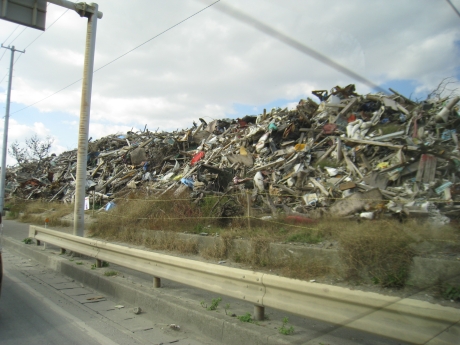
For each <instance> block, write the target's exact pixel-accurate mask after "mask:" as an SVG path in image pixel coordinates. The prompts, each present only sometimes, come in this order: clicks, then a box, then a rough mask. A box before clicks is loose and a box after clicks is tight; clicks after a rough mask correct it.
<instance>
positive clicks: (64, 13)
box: [24, 9, 69, 49]
mask: <svg viewBox="0 0 460 345" xmlns="http://www.w3.org/2000/svg"><path fill="white" fill-rule="evenodd" d="M68 10H69V9H67V10H65V11H64V12H63V13H62V14H61V15H60V16H59V17H58V18H57V19H56V20H55V21H54V22H52V23H51V24H50V25H49V26H48V27H47V28H46V30H49V29H50V28H51V27H52V26H53V25H54V24H55V23H56V22H57V21H58V20H59V19H61V17H62V16H63V15H64V14H66V13H67V11H68ZM45 32H46V31H43V32H42V33H41V34H40V35H38V36H37V37H36V38H35V39H34V40H33V41H32V42H30V43H29V44H28V45H27V46H26V47H25V48H24V49H27V48H28V47H30V46H31V45H32V43H34V42H35V41H36V40H38V39H39V38H40V37H42V35H43V34H44V33H45Z"/></svg>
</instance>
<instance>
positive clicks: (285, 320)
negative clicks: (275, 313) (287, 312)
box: [278, 317, 294, 335]
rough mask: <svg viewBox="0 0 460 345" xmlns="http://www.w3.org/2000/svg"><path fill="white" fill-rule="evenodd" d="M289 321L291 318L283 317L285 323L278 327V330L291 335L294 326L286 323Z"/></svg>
mask: <svg viewBox="0 0 460 345" xmlns="http://www.w3.org/2000/svg"><path fill="white" fill-rule="evenodd" d="M288 322H289V319H288V318H287V317H284V318H283V324H282V325H281V327H280V328H278V332H279V333H281V334H284V335H289V334H292V333H294V327H292V326H291V327H289V328H287V327H286V325H287V323H288Z"/></svg>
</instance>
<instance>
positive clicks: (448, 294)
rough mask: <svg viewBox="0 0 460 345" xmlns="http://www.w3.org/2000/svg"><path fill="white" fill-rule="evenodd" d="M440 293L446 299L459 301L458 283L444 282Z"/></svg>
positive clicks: (459, 290) (459, 289) (459, 287)
mask: <svg viewBox="0 0 460 345" xmlns="http://www.w3.org/2000/svg"><path fill="white" fill-rule="evenodd" d="M441 295H442V297H443V298H445V299H448V300H453V301H460V285H457V286H454V285H451V284H446V285H445V286H443V287H442V290H441Z"/></svg>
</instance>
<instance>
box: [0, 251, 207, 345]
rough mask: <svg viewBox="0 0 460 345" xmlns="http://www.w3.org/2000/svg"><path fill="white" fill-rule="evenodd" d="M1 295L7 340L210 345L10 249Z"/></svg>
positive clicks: (5, 344)
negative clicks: (119, 303)
mask: <svg viewBox="0 0 460 345" xmlns="http://www.w3.org/2000/svg"><path fill="white" fill-rule="evenodd" d="M3 260H4V274H5V276H4V282H3V291H2V295H1V299H0V344H2V345H18V344H21V345H27V344H34V345H35V344H49V345H53V344H56V345H61V344H66V345H71V344H76V345H77V344H78V345H80V344H87V345H93V344H94V345H96V344H104V345H115V344H123V345H125V344H126V345H130V344H133V345H134V344H165V345H166V344H170V343H173V344H175V345H185V344H190V345H198V344H209V342H201V341H197V340H194V339H188V338H189V337H190V334H188V333H187V332H184V331H183V330H173V329H171V328H170V326H169V324H168V323H163V324H162V323H161V322H158V320H157V321H156V322H155V321H152V320H150V319H147V318H146V317H144V316H143V315H142V313H141V314H138V315H136V314H134V313H133V311H132V308H129V307H128V306H124V307H123V308H120V306H119V305H117V303H115V302H113V301H110V300H108V299H107V298H105V297H104V296H100V295H99V294H97V293H95V292H94V291H92V290H90V289H88V288H85V287H82V285H81V284H80V283H77V282H74V281H72V280H70V279H69V278H67V277H65V276H62V275H59V274H57V273H56V272H54V271H52V270H50V269H47V268H45V267H43V266H40V265H39V264H37V263H35V262H33V261H30V260H29V259H24V258H22V257H20V256H18V255H17V254H14V253H12V252H8V251H5V250H4V252H3Z"/></svg>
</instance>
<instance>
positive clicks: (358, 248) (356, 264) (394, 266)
mask: <svg viewBox="0 0 460 345" xmlns="http://www.w3.org/2000/svg"><path fill="white" fill-rule="evenodd" d="M369 225H370V224H369V223H368V224H367V227H366V229H363V228H362V227H348V228H346V229H344V230H343V231H341V233H340V234H339V241H340V257H341V259H342V263H343V264H344V265H345V277H346V278H348V279H351V280H358V281H367V280H369V279H370V280H371V281H372V282H374V283H375V284H380V285H382V286H384V287H403V286H404V285H405V282H406V280H407V278H408V276H409V266H410V265H411V263H412V258H413V257H414V256H415V251H414V249H413V248H412V247H411V243H413V240H412V239H411V237H410V236H408V235H407V234H406V232H405V231H404V226H403V225H399V226H398V225H396V224H394V223H393V224H391V223H389V222H374V223H372V226H369Z"/></svg>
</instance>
